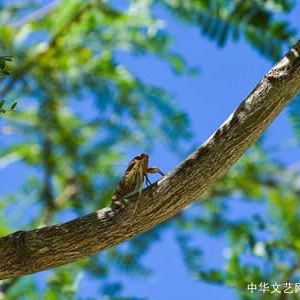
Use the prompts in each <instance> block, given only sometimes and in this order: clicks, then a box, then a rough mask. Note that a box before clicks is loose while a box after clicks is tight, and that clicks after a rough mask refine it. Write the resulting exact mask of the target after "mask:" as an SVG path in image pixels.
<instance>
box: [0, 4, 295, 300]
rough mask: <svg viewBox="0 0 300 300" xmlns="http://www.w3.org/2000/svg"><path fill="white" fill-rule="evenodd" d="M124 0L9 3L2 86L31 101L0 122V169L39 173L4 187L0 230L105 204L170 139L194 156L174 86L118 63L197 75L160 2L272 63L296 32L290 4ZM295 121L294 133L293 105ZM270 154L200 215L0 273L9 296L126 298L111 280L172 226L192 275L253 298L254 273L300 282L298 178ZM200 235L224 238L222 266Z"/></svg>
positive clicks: (237, 171)
mask: <svg viewBox="0 0 300 300" xmlns="http://www.w3.org/2000/svg"><path fill="white" fill-rule="evenodd" d="M127 4H128V6H126V8H124V9H117V8H116V7H114V6H112V5H111V4H109V2H105V1H100V0H88V1H79V0H64V1H58V2H53V3H51V2H50V3H48V4H45V2H44V1H38V0H24V1H0V25H1V26H0V36H1V39H0V47H1V51H2V52H3V53H9V54H10V55H11V56H12V57H13V58H14V62H13V67H12V72H11V74H10V76H8V77H5V78H3V80H2V81H1V89H2V95H5V98H7V99H8V100H10V99H16V98H20V99H22V101H21V102H22V103H21V105H18V106H20V107H19V109H18V111H16V112H15V113H14V114H9V115H5V118H4V116H3V118H1V120H0V126H1V127H0V133H1V134H2V135H5V137H3V138H1V142H2V145H1V148H0V167H2V168H3V167H5V166H9V165H10V164H11V163H13V162H16V161H19V162H20V163H22V164H23V166H26V167H27V168H29V170H30V174H32V175H31V176H30V177H28V178H27V179H26V182H25V183H24V185H23V186H22V187H21V188H20V189H19V190H17V191H14V192H13V193H12V194H9V195H5V196H2V198H1V201H0V216H1V217H0V234H1V235H5V234H8V233H10V232H11V231H13V230H16V229H18V228H19V227H20V226H22V227H23V228H33V227H37V226H41V225H44V224H53V223H56V222H62V221H65V220H68V219H70V218H75V217H78V216H81V215H83V214H85V213H87V212H90V211H92V210H96V209H98V208H101V207H104V206H105V205H107V204H109V203H110V198H111V195H112V193H113V189H114V187H115V183H116V182H117V181H118V179H119V177H120V174H121V172H122V171H123V170H124V168H125V166H126V162H127V161H128V160H129V159H130V158H131V156H132V155H131V154H132V153H134V154H136V151H137V149H139V150H140V149H143V150H144V151H147V152H151V150H152V149H153V146H154V145H157V144H158V143H163V144H165V145H168V146H169V147H170V149H172V150H173V151H175V152H176V153H178V154H180V153H182V152H184V151H186V149H187V148H188V146H189V145H190V140H191V137H192V134H191V131H190V128H189V121H188V117H187V115H186V114H185V113H184V112H183V111H182V110H181V109H180V108H179V107H177V106H176V103H175V102H174V101H173V99H172V97H171V95H170V94H169V93H168V92H167V91H166V90H165V89H164V87H160V86H153V85H150V84H148V83H147V82H144V81H143V80H141V79H140V78H138V77H137V76H136V75H135V74H133V73H132V72H131V71H130V70H129V69H128V68H127V67H126V65H124V64H121V63H120V62H119V61H118V53H119V52H120V51H126V52H128V53H129V54H130V55H152V56H153V57H156V58H158V59H161V60H163V61H165V62H166V63H167V64H169V66H170V67H171V69H172V70H173V71H174V73H176V74H183V75H189V74H191V73H193V70H194V69H193V67H192V66H190V65H189V64H188V63H187V62H186V60H185V59H184V57H182V56H181V55H180V53H174V52H173V51H171V50H170V48H171V41H172V36H170V34H169V32H168V31H167V29H166V28H165V26H164V20H162V19H160V18H158V17H157V16H156V15H155V13H154V10H155V9H156V8H157V7H160V8H161V9H165V10H167V11H169V12H171V13H173V14H174V15H175V16H176V17H178V18H179V19H180V20H182V21H184V22H185V23H187V24H188V25H189V26H191V25H193V26H196V27H197V28H199V29H200V30H201V32H202V34H203V35H204V36H207V37H209V38H210V39H212V40H213V41H215V42H217V44H218V45H220V46H223V45H225V44H226V42H227V41H228V40H229V38H232V39H234V40H237V39H238V38H239V37H240V35H241V34H243V35H244V38H245V39H246V40H247V41H248V42H249V43H250V44H251V45H253V46H254V47H255V48H256V49H257V50H258V51H260V52H261V53H263V54H264V55H266V56H267V57H268V58H270V59H272V60H273V59H277V58H278V57H279V56H280V55H281V54H282V51H283V50H284V49H285V47H287V46H289V45H290V43H291V42H292V41H293V39H294V38H295V35H296V32H295V30H294V29H293V28H291V26H290V25H289V24H288V23H287V22H283V21H281V19H280V16H279V13H282V14H286V13H288V12H289V11H290V10H291V9H292V8H293V2H291V1H284V0H268V1H254V0H252V1H251V0H246V1H245V0H244V1H227V0H217V1H206V0H198V1H196V0H187V1H179V0H178V1H177V0H164V1H162V0H161V1H158V0H157V1H150V0H147V1H145V0H144V1H143V0H139V1H138V0H136V1H130V2H129V3H127ZM43 5H46V6H44V7H43V8H42V9H41V7H42V6H43ZM9 59H10V57H2V58H0V69H1V74H2V75H7V70H6V63H7V61H8V60H9ZM1 103H2V102H1ZM3 104H4V103H2V104H1V105H2V106H3ZM13 105H15V104H13ZM295 105H296V104H295ZM2 106H1V107H2ZM1 107H0V109H1ZM14 108H15V106H13V107H11V109H14ZM291 110H292V108H291ZM298 111H299V110H298ZM291 116H292V118H294V124H295V128H297V127H298V126H299V125H298V124H300V121H298V118H299V113H298V112H297V110H296V109H294V110H292V113H291ZM263 149H264V148H263V147H262V146H260V145H257V147H256V148H253V149H252V150H251V151H249V152H248V154H247V155H245V156H244V157H243V159H241V160H240V162H239V163H238V164H237V165H236V166H235V168H234V169H232V170H231V172H229V173H228V174H227V176H226V177H225V178H224V179H223V180H222V181H221V182H220V183H219V184H218V185H217V186H216V187H214V189H213V190H211V191H209V192H207V194H206V195H204V196H203V197H202V198H201V199H199V205H198V204H196V205H195V206H194V208H193V210H188V211H184V212H182V213H181V214H179V215H177V216H176V217H174V218H173V219H172V220H170V221H169V222H167V223H164V224H162V225H160V226H158V227H157V228H155V229H153V230H151V231H150V232H148V233H145V234H143V235H141V236H138V237H137V238H135V239H133V240H131V241H129V242H127V243H124V244H122V245H120V246H118V247H115V248H113V249H110V250H108V251H106V252H103V253H100V254H99V255H97V256H94V257H91V258H89V259H86V260H83V261H80V262H78V263H74V264H71V265H68V266H63V267H60V268H57V269H55V270H50V271H46V272H43V273H39V274H37V275H32V276H27V277H24V278H19V279H17V280H13V281H4V282H2V285H0V295H1V292H3V293H4V294H6V295H7V298H8V299H38V298H43V299H51V300H52V299H74V298H76V297H77V298H78V297H80V296H81V294H80V292H81V282H82V281H84V280H83V278H85V282H87V284H90V285H91V288H90V289H89V292H90V294H93V295H94V296H97V295H99V293H100V294H101V295H102V297H103V298H104V297H106V298H105V299H121V297H122V296H124V293H123V286H122V282H119V281H116V280H115V279H114V274H115V272H116V271H117V272H124V273H125V274H130V276H132V277H133V276H144V277H146V276H150V275H151V269H149V268H148V267H146V266H144V265H143V261H142V259H143V256H144V255H145V254H146V253H147V252H148V250H149V249H150V247H151V246H152V245H153V244H154V243H157V242H158V241H159V240H160V236H161V234H162V233H163V231H164V230H165V228H170V227H172V228H174V229H175V234H176V235H177V240H178V245H179V247H180V249H181V250H182V255H183V258H184V261H185V263H186V266H187V267H188V269H189V270H190V271H191V272H192V274H194V276H195V277H196V278H198V279H199V280H203V281H207V282H210V283H215V284H224V285H227V286H230V287H234V288H236V290H237V292H238V293H239V294H240V296H241V298H245V299H249V297H250V296H251V295H250V294H249V293H245V291H246V289H245V286H246V284H247V283H249V282H251V281H253V282H258V281H268V280H269V281H275V280H278V281H280V280H281V281H282V280H292V279H297V277H296V275H297V273H296V270H297V267H298V264H299V263H298V261H297V257H298V251H299V245H298V244H299V242H298V241H297V238H298V236H299V230H300V229H299V225H298V223H299V222H298V211H297V210H298V208H297V204H298V200H297V199H298V198H299V175H298V174H297V172H293V171H291V170H289V169H287V168H286V167H285V166H284V165H280V164H279V163H277V162H275V161H274V160H272V159H270V158H269V155H268V152H267V151H265V150H263ZM124 164H125V165H124ZM99 191H101V193H100V192H99ZM228 198H230V201H228ZM24 199H26V201H25V200H24ZM206 200H209V201H206ZM230 205H232V206H234V205H243V206H245V207H248V206H249V207H250V208H251V205H255V207H258V206H259V207H260V208H261V212H260V213H258V212H257V211H256V210H254V212H253V213H251V209H250V208H249V211H247V214H246V215H245V216H238V217H232V216H231V213H232V211H233V209H232V207H230ZM28 211H30V212H31V213H30V214H28V213H27V212H28ZM248 212H249V213H248ZM201 234H202V235H204V234H207V235H208V236H210V237H214V236H216V237H218V238H219V237H220V236H224V237H225V238H226V240H227V241H228V249H226V253H227V254H226V264H225V266H224V267H223V266H217V267H210V266H208V265H207V264H206V263H205V257H206V254H205V252H204V251H203V250H201V242H200V243H198V241H197V237H198V236H199V235H201ZM292 270H295V271H293V272H292ZM271 279H272V280H271ZM24 291H26V295H24ZM253 295H254V296H255V297H254V298H253V299H256V298H257V294H253ZM0 298H1V296H0ZM127 299H138V298H135V295H130V296H128V298H127Z"/></svg>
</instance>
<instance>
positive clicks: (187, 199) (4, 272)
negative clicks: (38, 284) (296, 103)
mask: <svg viewBox="0 0 300 300" xmlns="http://www.w3.org/2000/svg"><path fill="white" fill-rule="evenodd" d="M299 90H300V41H299V42H298V43H297V44H296V45H295V46H294V48H292V49H291V50H290V51H289V53H288V54H287V55H286V56H285V57H284V58H283V59H282V60H281V61H280V62H279V63H278V64H276V65H275V66H274V68H272V69H271V70H270V71H269V72H268V73H267V74H266V76H265V77H264V78H263V79H262V80H261V81H260V82H259V84H258V85H257V86H256V87H255V88H254V89H253V91H252V92H251V93H250V94H249V96H248V97H247V98H246V99H245V100H244V101H243V102H242V103H241V104H240V105H239V107H238V108H237V109H236V110H235V111H234V113H233V114H231V115H230V116H229V118H228V119H227V120H226V121H225V123H224V124H223V125H222V126H221V127H220V128H219V129H218V130H217V131H216V132H215V133H214V134H213V135H212V136H211V137H210V138H209V139H208V140H207V141H206V142H205V143H204V144H203V145H202V146H201V147H199V148H198V149H197V150H196V151H195V152H194V153H192V154H191V155H190V156H189V157H188V158H187V159H186V160H184V161H183V162H182V163H181V164H180V165H179V166H178V167H176V168H175V169H174V170H173V171H172V172H170V173H169V174H167V175H166V176H165V177H164V178H163V179H162V180H160V181H159V182H157V183H156V184H154V185H152V186H150V187H149V188H147V189H145V190H143V193H142V201H140V205H139V207H138V210H137V212H136V213H135V214H133V210H134V207H135V201H136V200H137V195H133V196H131V197H129V198H128V199H122V200H121V201H119V202H118V201H117V202H116V203H115V204H114V205H111V206H109V207H106V208H103V209H101V210H99V211H97V212H94V213H91V214H89V215H87V216H84V217H81V218H78V219H75V220H72V221H70V222H67V223H64V224H60V225H55V226H49V227H44V228H40V229H35V230H31V231H18V232H15V233H13V234H11V235H8V236H6V237H3V238H1V239H0V253H1V259H0V279H4V278H9V277H15V276H20V275H25V274H29V273H34V272H38V271H41V270H45V269H49V268H54V267H57V266H60V265H64V264H67V263H70V262H74V261H76V260H79V259H82V258H84V257H87V256H91V255H93V254H96V253H97V252H99V251H101V250H104V249H108V248H110V247H112V246H114V245H117V244H119V243H121V242H124V241H126V240H128V239H130V238H132V237H134V236H136V235H137V234H139V233H141V232H144V231H147V230H149V229H151V228H153V227H154V226H156V225H157V224H159V223H161V222H163V221H165V220H167V219H169V218H170V217H172V216H174V215H175V214H177V213H178V212H179V211H180V210H181V209H183V208H184V207H186V206H187V205H189V204H190V203H192V201H193V200H194V199H196V198H197V197H199V195H200V194H201V193H203V192H204V191H205V190H207V189H208V188H209V187H211V186H212V185H213V184H214V183H215V182H216V181H217V180H218V179H219V178H220V177H222V176H223V175H224V173H225V172H226V171H227V170H228V168H229V167H230V166H232V165H233V164H234V163H235V162H236V161H237V160H238V158H239V157H240V156H241V155H242V154H243V153H244V152H245V150H246V149H247V148H248V147H249V146H250V145H251V144H252V143H253V142H254V141H255V140H256V139H257V138H258V137H259V136H260V134H261V133H262V132H263V131H264V130H265V129H266V128H267V126H268V125H269V124H270V123H271V122H272V120H273V119H274V118H275V117H276V116H277V115H278V114H279V112H280V111H281V110H282V109H283V108H284V107H285V105H286V104H287V103H288V102H289V100H291V99H292V98H293V97H294V96H295V95H296V94H297V92H298V91H299Z"/></svg>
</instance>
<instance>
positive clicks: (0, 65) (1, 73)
mask: <svg viewBox="0 0 300 300" xmlns="http://www.w3.org/2000/svg"><path fill="white" fill-rule="evenodd" d="M11 61H12V58H11V57H10V56H0V80H1V79H2V78H4V77H5V76H7V75H9V71H8V67H7V63H8V62H11ZM4 104H5V100H3V99H1V100H0V114H1V113H2V114H5V113H6V112H7V111H13V110H14V109H15V108H16V106H17V102H14V103H13V104H12V105H11V106H10V107H9V108H8V109H7V108H5V107H4Z"/></svg>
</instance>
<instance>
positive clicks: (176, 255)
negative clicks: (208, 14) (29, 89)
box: [0, 1, 300, 300]
mask: <svg viewBox="0 0 300 300" xmlns="http://www.w3.org/2000/svg"><path fill="white" fill-rule="evenodd" d="M114 2H116V1H114ZM157 13H158V14H159V15H161V16H163V18H164V19H165V20H167V28H168V30H169V31H170V32H171V33H172V35H173V37H174V42H173V49H174V50H176V51H178V52H180V53H182V54H183V55H184V57H185V58H186V60H187V62H189V63H190V64H191V65H196V66H198V67H199V68H200V69H201V72H200V74H199V76H197V77H196V78H194V79H191V78H189V77H185V76H177V75H174V74H173V73H172V71H171V70H170V68H169V66H168V65H167V64H166V63H163V62H161V61H159V60H157V59H156V58H154V57H150V56H147V57H141V56H140V57H130V56H128V55H127V54H126V53H121V54H120V55H119V58H120V60H121V61H122V62H123V63H124V64H126V65H127V66H128V67H129V69H130V70H131V71H132V72H134V73H135V74H137V75H138V76H140V77H141V78H142V79H144V80H145V81H147V82H149V83H153V84H155V85H158V86H162V87H165V88H166V89H167V90H169V91H170V92H171V93H172V94H174V95H175V101H176V103H177V104H178V105H179V106H180V107H181V108H182V109H183V110H184V111H186V112H187V113H188V115H189V118H190V120H191V125H192V129H193V131H194V133H195V140H194V141H195V144H198V145H200V144H201V143H202V142H204V141H205V139H206V138H208V137H209V136H210V135H211V134H212V133H213V132H214V131H215V130H216V129H217V128H218V127H219V125H220V124H221V123H222V122H223V121H224V120H225V119H226V118H227V116H228V115H229V114H230V113H231V112H232V111H233V110H234V108H235V107H236V106H237V105H238V104H239V103H240V102H241V100H242V99H243V98H245V97H246V96H247V94H248V93H249V92H250V90H251V89H252V88H253V87H254V86H255V85H256V83H257V82H258V81H259V80H260V79H261V78H262V76H263V75H264V74H265V73H266V71H267V70H268V69H269V68H270V67H271V65H272V64H271V63H270V62H269V61H267V60H266V59H265V58H263V57H261V56H260V54H259V53H257V52H256V51H255V50H254V49H252V48H251V47H250V46H248V44H247V43H245V42H244V41H243V40H241V41H240V42H238V43H232V42H229V43H228V44H227V45H226V46H225V47H224V48H222V49H219V48H217V47H216V45H215V44H214V43H213V42H212V41H209V40H207V39H206V38H204V37H202V36H201V34H200V30H197V29H196V28H190V27H187V26H185V25H183V24H180V23H179V22H178V21H174V19H173V18H171V17H170V16H169V15H168V14H166V13H165V12H164V11H161V10H158V11H157ZM297 15H298V17H297ZM299 15H300V5H299V4H298V7H297V9H296V10H295V11H294V12H293V14H292V15H291V16H289V17H288V18H287V19H288V20H291V21H292V22H294V25H295V26H296V27H297V28H298V30H299V29H300V24H299V23H300V21H299ZM297 18H298V19H297ZM289 138H291V131H290V126H289V123H288V120H287V118H286V114H285V113H282V114H281V115H280V117H279V118H278V119H277V120H276V121H275V122H274V123H273V124H272V126H271V127H270V128H269V129H268V131H267V143H268V144H269V145H274V144H278V141H280V142H284V141H287V140H288V139H289ZM1 142H3V140H2V141H1V139H0V144H1ZM142 150H143V149H141V151H142ZM299 154H300V151H299V149H298V148H293V149H290V150H286V151H285V152H283V153H280V154H279V158H280V159H283V160H284V161H285V162H286V163H292V162H293V161H296V160H297V159H298V157H299ZM286 157H288V159H287V158H286ZM151 162H153V165H159V167H160V168H161V169H162V170H164V171H165V172H167V171H169V170H171V169H172V168H174V167H175V166H176V165H177V164H178V163H179V158H178V157H176V156H175V155H173V154H171V153H170V149H168V148H167V147H165V146H164V145H158V146H157V147H155V152H154V153H153V155H152V156H151ZM15 172H18V174H19V177H20V178H22V177H23V178H24V177H26V176H27V175H28V170H26V169H25V168H24V167H23V166H22V165H21V164H20V163H16V164H13V165H11V166H10V167H8V168H6V169H2V170H0V182H2V183H3V182H5V186H3V185H2V187H1V194H5V193H7V192H9V191H11V190H12V189H13V188H15V186H16V185H17V184H18V179H16V178H15V174H16V173H15ZM228 201H230V199H228ZM188 209H191V210H192V209H193V207H189V208H188ZM235 213H236V214H237V215H240V214H242V213H243V207H242V206H241V205H239V206H237V207H235ZM195 234H197V237H196V241H197V243H198V244H199V247H201V248H202V249H204V251H205V253H206V254H207V255H206V256H205V257H206V260H207V264H208V265H209V266H220V265H224V264H225V263H226V260H225V258H224V257H223V251H224V247H226V243H225V241H224V240H222V239H213V238H210V237H208V236H207V235H205V234H201V233H199V232H198V233H195ZM143 262H144V264H145V265H146V266H148V267H150V268H151V269H152V270H153V271H154V273H153V276H152V277H150V278H146V279H144V278H139V277H134V278H128V276H126V275H122V274H118V273H115V274H114V276H115V278H113V279H114V280H117V279H121V280H122V281H123V282H124V284H125V290H124V295H126V296H127V295H128V296H137V297H141V298H143V297H146V298H149V299H157V300H160V299H172V300H181V299H189V300H196V299H197V300H198V299H200V297H201V298H203V299H205V298H206V297H209V299H219V298H220V296H222V299H225V300H226V299H236V298H237V297H236V294H235V292H234V291H233V290H231V289H230V288H224V287H219V286H213V285H209V284H206V283H202V282H199V281H197V280H195V279H194V278H193V277H192V276H191V274H189V273H188V271H187V269H186V267H185V265H184V263H183V261H182V257H181V254H180V251H179V248H178V246H177V244H176V240H175V239H174V232H173V231H172V230H167V231H165V233H164V234H163V235H162V239H161V241H159V242H157V243H156V244H154V245H153V246H152V247H151V249H150V251H149V253H148V254H147V255H146V256H145V258H144V260H143ZM45 274H46V273H45V272H43V273H39V274H36V275H35V276H37V278H38V277H39V276H44V275H45ZM98 287H99V285H98V283H97V282H95V281H90V280H89V279H88V278H85V277H83V278H82V281H81V284H80V290H81V292H80V295H81V296H84V297H87V296H88V295H89V294H93V295H94V291H95V290H96V289H97V288H98Z"/></svg>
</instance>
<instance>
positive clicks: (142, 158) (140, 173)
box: [112, 153, 164, 202]
mask: <svg viewBox="0 0 300 300" xmlns="http://www.w3.org/2000/svg"><path fill="white" fill-rule="evenodd" d="M148 162H149V156H148V155H147V154H145V153H142V154H140V155H138V156H136V157H134V158H133V159H132V160H131V161H130V163H129V165H128V167H127V169H126V171H125V174H124V175H123V177H122V178H121V180H120V182H119V183H118V185H117V188H116V190H115V193H114V195H113V197H112V202H114V201H117V200H119V199H121V198H123V197H125V196H126V195H128V194H129V193H131V192H134V191H138V192H139V198H140V196H141V193H142V186H143V183H144V181H145V180H146V184H147V185H149V184H151V182H150V180H149V178H148V174H149V173H159V174H161V175H162V176H164V173H163V172H162V171H161V170H160V169H158V168H156V167H149V166H148Z"/></svg>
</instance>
